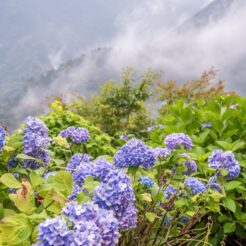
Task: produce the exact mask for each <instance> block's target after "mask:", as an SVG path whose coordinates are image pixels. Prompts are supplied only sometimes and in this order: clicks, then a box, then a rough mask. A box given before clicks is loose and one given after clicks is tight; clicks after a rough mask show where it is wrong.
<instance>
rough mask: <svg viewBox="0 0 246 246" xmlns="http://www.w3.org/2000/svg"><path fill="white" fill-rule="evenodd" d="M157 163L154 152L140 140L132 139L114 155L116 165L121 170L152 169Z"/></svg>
mask: <svg viewBox="0 0 246 246" xmlns="http://www.w3.org/2000/svg"><path fill="white" fill-rule="evenodd" d="M155 162H156V155H155V152H154V150H153V149H152V148H150V147H149V146H147V145H145V144H144V142H142V141H141V140H138V139H130V140H129V141H128V142H127V143H126V144H125V145H123V146H122V147H121V149H120V150H119V151H118V152H117V153H116V154H115V155H114V164H115V165H116V166H117V167H120V168H126V167H128V166H142V167H143V168H146V169H147V168H150V167H152V166H153V165H154V164H155Z"/></svg>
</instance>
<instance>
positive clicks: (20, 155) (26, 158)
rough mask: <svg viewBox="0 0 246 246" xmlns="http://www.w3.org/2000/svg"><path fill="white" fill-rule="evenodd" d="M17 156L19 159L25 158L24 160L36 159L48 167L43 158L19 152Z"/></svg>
mask: <svg viewBox="0 0 246 246" xmlns="http://www.w3.org/2000/svg"><path fill="white" fill-rule="evenodd" d="M16 158H18V159H23V160H34V161H37V162H39V163H40V164H42V165H43V166H44V167H46V164H45V163H44V162H43V161H42V160H40V159H36V158H33V157H31V156H29V155H25V154H18V155H17V156H16Z"/></svg>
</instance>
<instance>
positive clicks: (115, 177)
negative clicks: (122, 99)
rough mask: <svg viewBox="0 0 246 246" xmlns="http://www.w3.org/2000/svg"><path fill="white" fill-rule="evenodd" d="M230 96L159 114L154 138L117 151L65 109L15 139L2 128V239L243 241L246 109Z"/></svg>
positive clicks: (30, 122)
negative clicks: (159, 125) (244, 119)
mask: <svg viewBox="0 0 246 246" xmlns="http://www.w3.org/2000/svg"><path fill="white" fill-rule="evenodd" d="M223 100H225V101H223ZM223 100H222V99H221V101H218V102H217V103H219V107H217V106H215V104H202V103H201V102H198V103H197V104H196V105H190V106H189V107H191V109H190V108H189V107H188V105H185V104H184V103H182V102H177V105H174V106H172V107H174V108H172V111H171V113H170V114H169V115H166V116H165V117H164V119H160V124H162V125H163V127H152V129H151V131H149V135H148V137H147V138H146V139H141V140H140V139H136V138H129V139H127V138H126V139H125V140H124V141H122V140H120V141H121V142H119V143H122V146H119V147H118V149H117V150H115V149H114V148H111V146H110V141H109V142H107V141H108V138H107V136H105V135H104V134H102V136H103V137H102V138H97V133H96V132H95V128H94V127H88V129H87V128H86V126H85V125H84V124H82V123H84V122H83V121H82V120H81V119H80V118H79V119H78V118H76V116H75V115H73V114H72V113H69V112H66V113H64V112H63V109H61V108H60V109H59V110H60V111H61V112H60V111H59V110H58V109H57V110H58V111H59V112H60V113H58V112H56V114H54V115H52V113H51V114H49V115H48V116H47V118H46V119H45V118H44V117H43V118H42V119H45V120H44V121H42V119H38V118H35V117H28V118H27V120H26V121H25V123H24V125H23V127H22V128H21V129H20V130H18V131H17V132H15V133H13V134H12V135H11V136H8V134H6V131H4V132H3V133H2V135H1V134H0V136H2V139H3V140H1V141H2V142H1V143H2V153H1V155H0V167H1V169H0V170H1V178H0V181H1V186H0V193H1V196H0V199H1V206H0V219H1V223H0V231H1V234H0V244H1V245H31V244H33V245H40V246H41V245H110V246H111V245H112V246H113V245H134V244H136V245H173V246H174V245H195V244H197V245H221V244H222V245H223V243H228V240H229V241H231V242H233V240H236V241H237V242H240V243H241V242H243V241H244V240H245V238H246V235H245V229H246V217H245V202H246V193H245V190H246V189H245V183H246V181H245V180H246V174H245V161H244V160H245V155H246V154H245V143H244V139H243V138H244V137H245V136H246V133H245V128H244V127H245V123H244V122H243V121H242V119H241V118H240V117H242V113H243V112H246V106H245V104H243V103H240V101H236V102H235V101H233V100H232V99H231V100H232V101H230V100H229V99H223ZM227 100H228V101H227ZM235 100H236V99H235ZM235 104H237V107H236V108H231V107H230V105H235ZM169 107H171V106H169ZM192 107H193V108H192ZM196 107H198V108H196ZM199 107H201V108H202V107H203V108H202V109H200V108H199ZM206 110H207V111H206ZM209 110H210V111H209ZM232 110H233V112H231V111H232ZM228 111H229V113H227V112H228ZM238 111H240V112H238ZM68 114H70V117H71V120H70V121H71V124H70V125H69V124H68V123H69V117H68V116H67V115H68ZM204 114H205V115H207V117H205V116H204ZM212 114H213V117H210V116H211V115H212ZM58 115H60V119H59V117H58ZM244 115H245V114H244ZM229 116H230V117H229ZM56 117H57V118H56ZM65 117H68V118H66V119H64V118H65ZM74 118H76V120H74ZM218 120H220V121H222V122H223V123H222V125H221V124H220V127H218V124H219V123H218V122H219V121H218ZM232 120H233V121H234V123H235V125H237V127H239V129H240V130H241V131H240V135H239V134H238V135H237V133H235V132H236V131H238V130H237V129H231V128H230V126H231V122H230V121H232ZM58 121H60V123H59V124H60V126H59V127H57V125H58ZM45 122H46V123H47V126H46V124H45ZM64 122H66V124H63V123H64ZM74 122H75V124H72V123H74ZM79 122H81V124H80V123H79ZM204 122H211V124H210V125H209V127H208V126H206V127H204V126H202V125H201V124H202V123H204ZM193 123H194V125H192V124H193ZM189 124H191V126H190V125H189ZM227 127H228V129H227V130H226V128H227ZM240 127H241V128H240ZM243 129H244V131H243ZM238 133H239V132H238ZM98 134H99V132H98ZM99 135H100V134H99ZM241 137H243V138H241ZM105 142H106V144H105ZM106 145H109V146H108V147H107V146H106ZM97 148H98V150H97ZM40 153H42V154H40ZM44 153H46V154H45V155H46V158H44ZM242 245H243V244H242Z"/></svg>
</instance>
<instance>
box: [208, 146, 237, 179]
mask: <svg viewBox="0 0 246 246" xmlns="http://www.w3.org/2000/svg"><path fill="white" fill-rule="evenodd" d="M208 162H209V166H210V167H211V168H213V169H217V170H220V169H226V170H227V172H228V173H227V175H226V176H225V178H226V179H233V178H236V177H237V176H239V174H240V166H239V163H238V161H237V160H236V159H235V156H234V154H233V152H232V151H225V152H223V151H222V150H214V151H213V153H212V154H211V156H210V157H209V158H208ZM219 175H220V173H219Z"/></svg>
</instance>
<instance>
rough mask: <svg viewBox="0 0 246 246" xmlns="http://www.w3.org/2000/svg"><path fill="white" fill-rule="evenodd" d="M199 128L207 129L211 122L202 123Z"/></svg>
mask: <svg viewBox="0 0 246 246" xmlns="http://www.w3.org/2000/svg"><path fill="white" fill-rule="evenodd" d="M201 126H202V127H203V128H207V127H208V128H209V127H212V123H211V122H203V123H202V124H201Z"/></svg>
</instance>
